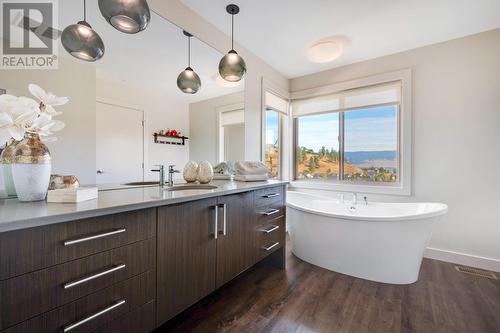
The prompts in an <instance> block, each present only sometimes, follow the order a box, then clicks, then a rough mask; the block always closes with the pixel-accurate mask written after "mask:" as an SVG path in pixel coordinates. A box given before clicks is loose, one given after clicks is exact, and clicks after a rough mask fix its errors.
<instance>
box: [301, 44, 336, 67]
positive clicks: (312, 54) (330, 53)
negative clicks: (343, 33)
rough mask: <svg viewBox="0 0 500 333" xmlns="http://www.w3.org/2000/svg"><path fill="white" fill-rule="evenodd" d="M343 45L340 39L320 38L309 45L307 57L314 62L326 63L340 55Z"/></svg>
mask: <svg viewBox="0 0 500 333" xmlns="http://www.w3.org/2000/svg"><path fill="white" fill-rule="evenodd" d="M343 50H344V46H343V44H342V42H341V41H338V40H334V39H326V40H321V41H318V42H316V43H314V44H313V45H311V46H310V47H309V49H308V50H307V58H308V59H309V61H311V62H314V63H318V64H321V63H326V62H331V61H334V60H335V59H337V58H338V57H340V56H341V55H342V51H343Z"/></svg>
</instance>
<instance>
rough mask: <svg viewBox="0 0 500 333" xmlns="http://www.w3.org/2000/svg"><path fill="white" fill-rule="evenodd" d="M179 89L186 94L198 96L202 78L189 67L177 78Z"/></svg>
mask: <svg viewBox="0 0 500 333" xmlns="http://www.w3.org/2000/svg"><path fill="white" fill-rule="evenodd" d="M177 87H179V89H180V90H181V91H182V92H184V93H186V94H196V93H197V92H198V90H200V88H201V80H200V77H199V76H198V74H196V73H195V71H193V69H192V68H191V67H188V68H186V69H185V70H184V71H182V73H180V74H179V76H178V77H177Z"/></svg>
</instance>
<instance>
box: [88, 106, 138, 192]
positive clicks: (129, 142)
mask: <svg viewBox="0 0 500 333" xmlns="http://www.w3.org/2000/svg"><path fill="white" fill-rule="evenodd" d="M96 112H97V115H96V127H97V129H96V145H97V147H96V164H97V170H96V172H97V176H96V183H97V184H113V183H116V184H119V183H124V182H132V181H143V180H144V164H143V162H144V127H143V120H144V113H143V112H142V111H139V110H136V109H131V108H127V107H124V106H119V105H114V104H108V103H102V102H97V103H96Z"/></svg>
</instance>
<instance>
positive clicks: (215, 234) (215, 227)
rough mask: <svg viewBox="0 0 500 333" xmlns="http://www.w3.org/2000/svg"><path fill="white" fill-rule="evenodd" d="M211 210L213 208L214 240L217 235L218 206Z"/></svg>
mask: <svg viewBox="0 0 500 333" xmlns="http://www.w3.org/2000/svg"><path fill="white" fill-rule="evenodd" d="M212 208H214V210H215V213H214V239H217V237H218V235H219V226H218V224H219V206H218V205H215V206H213V207H212Z"/></svg>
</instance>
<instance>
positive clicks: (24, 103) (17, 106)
mask: <svg viewBox="0 0 500 333" xmlns="http://www.w3.org/2000/svg"><path fill="white" fill-rule="evenodd" d="M8 112H10V114H11V115H12V117H13V118H17V117H19V116H22V115H24V114H26V113H28V112H29V113H30V114H32V116H33V119H34V118H36V116H37V115H38V114H40V106H39V104H38V103H37V102H36V101H35V100H33V99H31V98H28V97H17V99H16V100H15V101H13V102H12V103H11V104H10V109H9V111H8Z"/></svg>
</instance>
